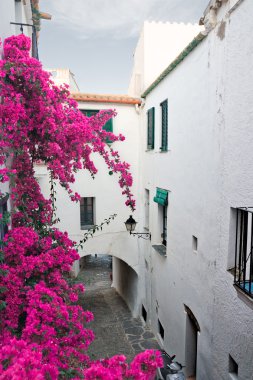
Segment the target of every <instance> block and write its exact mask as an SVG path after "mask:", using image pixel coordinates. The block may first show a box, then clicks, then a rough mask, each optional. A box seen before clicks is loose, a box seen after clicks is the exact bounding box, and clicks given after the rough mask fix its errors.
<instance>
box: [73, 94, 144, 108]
mask: <svg viewBox="0 0 253 380" xmlns="http://www.w3.org/2000/svg"><path fill="white" fill-rule="evenodd" d="M71 97H72V98H73V99H74V100H76V101H77V102H95V103H121V104H138V105H140V104H141V99H138V98H132V97H131V96H128V95H102V94H83V93H78V92H76V93H72V94H71Z"/></svg>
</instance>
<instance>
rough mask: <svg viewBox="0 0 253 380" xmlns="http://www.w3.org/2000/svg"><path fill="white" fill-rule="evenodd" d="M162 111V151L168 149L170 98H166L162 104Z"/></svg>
mask: <svg viewBox="0 0 253 380" xmlns="http://www.w3.org/2000/svg"><path fill="white" fill-rule="evenodd" d="M160 106H161V111H162V117H161V120H162V129H161V132H162V133H161V147H160V149H161V151H162V152H166V151H167V150H168V100H167V99H166V100H164V101H163V102H162V103H161V104H160Z"/></svg>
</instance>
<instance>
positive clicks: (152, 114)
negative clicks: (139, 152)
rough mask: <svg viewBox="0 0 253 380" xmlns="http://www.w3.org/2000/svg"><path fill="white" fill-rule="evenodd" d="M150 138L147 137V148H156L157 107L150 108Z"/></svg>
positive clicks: (148, 132) (148, 114)
mask: <svg viewBox="0 0 253 380" xmlns="http://www.w3.org/2000/svg"><path fill="white" fill-rule="evenodd" d="M147 116H148V131H147V134H148V136H147V137H148V139H147V148H148V149H154V147H155V108H154V107H152V108H150V109H149V110H148V113H147Z"/></svg>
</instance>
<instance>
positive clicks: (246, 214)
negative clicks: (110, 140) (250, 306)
mask: <svg viewBox="0 0 253 380" xmlns="http://www.w3.org/2000/svg"><path fill="white" fill-rule="evenodd" d="M234 235H235V264H234V284H235V285H236V286H237V287H239V288H240V289H241V290H242V291H243V292H244V293H246V294H247V295H248V296H250V297H251V298H253V250H252V247H253V208H252V207H241V208H237V209H236V230H235V231H234Z"/></svg>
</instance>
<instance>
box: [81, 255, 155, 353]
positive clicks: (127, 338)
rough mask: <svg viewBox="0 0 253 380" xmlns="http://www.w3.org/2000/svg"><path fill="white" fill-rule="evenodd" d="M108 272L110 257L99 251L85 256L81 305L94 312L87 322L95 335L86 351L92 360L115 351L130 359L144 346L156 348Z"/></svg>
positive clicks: (147, 330)
mask: <svg viewBox="0 0 253 380" xmlns="http://www.w3.org/2000/svg"><path fill="white" fill-rule="evenodd" d="M110 273H111V258H110V257H109V256H104V255H98V256H97V257H95V256H88V257H86V258H85V261H83V269H82V270H81V272H80V274H79V276H78V280H79V281H80V280H81V281H82V282H83V283H84V284H85V287H86V292H85V293H84V295H83V296H82V299H81V302H82V305H83V306H84V309H87V310H90V311H92V312H93V313H94V316H95V319H94V321H93V322H91V323H90V324H89V325H90V327H91V329H93V331H94V332H95V336H96V339H95V341H94V342H93V343H92V344H91V346H90V347H89V350H88V354H89V355H90V357H91V358H92V359H93V360H95V359H99V358H104V357H108V356H113V355H116V354H124V355H126V356H127V359H128V360H131V359H132V358H133V357H134V356H135V355H136V354H137V353H139V352H141V351H143V350H145V349H149V348H154V349H159V346H158V343H157V341H156V339H155V336H154V334H153V333H152V332H151V330H150V329H149V328H148V327H146V326H144V325H143V323H142V322H141V320H140V319H139V318H132V316H131V312H130V311H129V309H128V307H127V306H126V304H125V302H124V301H123V300H122V298H121V297H120V296H119V295H118V294H117V292H116V291H115V289H114V288H111V280H110Z"/></svg>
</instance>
